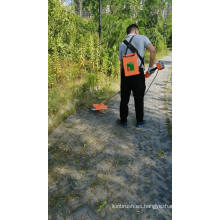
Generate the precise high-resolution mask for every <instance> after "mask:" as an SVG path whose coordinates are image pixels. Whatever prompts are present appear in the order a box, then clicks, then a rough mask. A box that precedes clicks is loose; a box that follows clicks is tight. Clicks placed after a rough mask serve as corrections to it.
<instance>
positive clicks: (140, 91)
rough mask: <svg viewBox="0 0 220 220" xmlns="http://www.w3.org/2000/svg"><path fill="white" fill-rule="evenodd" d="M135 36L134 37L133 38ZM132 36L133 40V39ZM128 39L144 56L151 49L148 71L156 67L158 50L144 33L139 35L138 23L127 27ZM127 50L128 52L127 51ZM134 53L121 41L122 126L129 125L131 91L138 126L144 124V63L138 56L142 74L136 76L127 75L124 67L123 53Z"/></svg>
mask: <svg viewBox="0 0 220 220" xmlns="http://www.w3.org/2000/svg"><path fill="white" fill-rule="evenodd" d="M132 37H133V38H132ZM131 38H132V40H131ZM126 40H127V41H128V42H129V41H130V40H131V42H130V43H131V44H132V45H133V46H134V47H135V48H136V49H137V51H138V52H139V55H140V56H141V57H143V58H144V52H145V49H147V50H149V51H150V63H149V68H148V72H152V71H151V70H152V69H153V68H154V61H155V55H156V50H155V48H154V46H153V45H152V43H151V42H150V40H149V39H148V38H147V37H145V36H144V35H139V30H138V26H137V25H136V24H131V25H130V26H128V28H127V37H126ZM126 51H127V53H126ZM125 53H126V54H129V53H133V52H132V51H131V50H130V49H128V48H127V46H126V45H125V43H124V42H123V43H121V45H120V48H119V60H120V67H121V103H120V119H119V120H118V124H119V125H120V126H122V127H127V117H128V103H129V99H130V94H131V91H132V92H133V95H134V102H135V112H136V120H137V124H136V127H138V128H140V127H143V126H144V123H145V121H144V120H143V117H144V93H145V89H146V86H145V75H144V65H143V64H142V62H141V60H140V58H138V64H139V72H140V74H138V75H134V76H125V73H124V68H123V61H122V58H123V55H125Z"/></svg>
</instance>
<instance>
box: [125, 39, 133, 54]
mask: <svg viewBox="0 0 220 220" xmlns="http://www.w3.org/2000/svg"><path fill="white" fill-rule="evenodd" d="M134 36H135V35H134ZM134 36H132V37H131V39H130V40H129V42H128V41H127V40H124V41H123V42H124V43H125V41H126V43H125V44H126V46H127V48H126V51H125V54H127V52H128V45H127V44H130V43H131V41H132V40H133V38H134Z"/></svg>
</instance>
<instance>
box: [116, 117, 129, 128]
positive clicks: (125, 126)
mask: <svg viewBox="0 0 220 220" xmlns="http://www.w3.org/2000/svg"><path fill="white" fill-rule="evenodd" d="M116 123H117V125H119V126H120V127H122V128H127V122H121V120H120V119H118V120H117V121H116Z"/></svg>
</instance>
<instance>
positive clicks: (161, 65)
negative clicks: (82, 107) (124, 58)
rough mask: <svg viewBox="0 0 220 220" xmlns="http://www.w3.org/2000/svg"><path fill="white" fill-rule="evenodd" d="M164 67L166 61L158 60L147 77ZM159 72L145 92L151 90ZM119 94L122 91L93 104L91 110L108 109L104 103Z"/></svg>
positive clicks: (146, 74)
mask: <svg viewBox="0 0 220 220" xmlns="http://www.w3.org/2000/svg"><path fill="white" fill-rule="evenodd" d="M164 68H165V65H164V63H163V62H162V61H158V62H157V64H156V67H155V68H153V69H152V70H151V72H150V73H148V72H146V73H145V77H146V78H149V77H150V76H151V75H152V74H153V73H154V71H155V70H157V74H158V71H159V70H163V69H164ZM157 74H156V76H155V77H154V79H153V80H152V82H151V84H150V85H149V87H148V89H147V91H146V92H145V94H146V93H147V92H148V90H149V88H150V87H151V85H152V83H153V81H154V80H155V78H156V77H157ZM118 94H120V91H118V92H116V93H115V94H114V95H113V96H111V97H110V98H108V99H106V100H105V101H103V102H102V103H100V104H93V108H90V110H91V111H101V110H106V109H108V106H107V105H105V104H104V103H107V102H108V101H110V100H111V99H112V98H113V97H115V96H116V95H118Z"/></svg>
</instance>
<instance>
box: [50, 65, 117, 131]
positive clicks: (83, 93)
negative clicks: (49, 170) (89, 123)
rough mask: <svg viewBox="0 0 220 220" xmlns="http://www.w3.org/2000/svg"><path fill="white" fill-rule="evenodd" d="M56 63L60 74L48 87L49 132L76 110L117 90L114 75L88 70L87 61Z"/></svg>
mask: <svg viewBox="0 0 220 220" xmlns="http://www.w3.org/2000/svg"><path fill="white" fill-rule="evenodd" d="M60 63H61V64H60V66H61V68H60V69H61V70H60V75H61V76H62V77H61V78H60V80H58V81H57V82H54V83H53V84H52V83H51V84H50V86H49V88H48V115H49V122H48V129H49V132H51V131H52V130H53V129H54V128H55V127H57V126H58V125H59V124H60V123H61V122H62V121H63V120H65V119H66V118H67V117H68V116H69V115H71V114H74V113H75V112H76V111H77V110H79V109H85V108H88V107H91V106H92V104H93V103H96V102H101V101H103V100H105V99H107V98H109V97H110V96H111V95H112V94H114V93H115V92H116V91H118V90H119V77H118V76H111V75H110V76H109V75H107V74H106V73H104V72H102V71H99V70H98V69H95V68H94V69H92V68H90V66H91V65H90V64H88V65H87V66H83V67H82V68H79V65H78V66H77V65H76V64H75V63H74V62H71V61H69V63H67V62H65V63H64V62H63V63H62V62H61V61H60Z"/></svg>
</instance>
